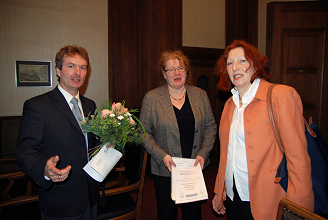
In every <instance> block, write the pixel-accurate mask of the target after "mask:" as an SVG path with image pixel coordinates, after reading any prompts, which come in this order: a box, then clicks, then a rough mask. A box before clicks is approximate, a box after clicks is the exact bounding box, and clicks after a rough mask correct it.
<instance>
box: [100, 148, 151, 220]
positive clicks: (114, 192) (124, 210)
mask: <svg viewBox="0 0 328 220" xmlns="http://www.w3.org/2000/svg"><path fill="white" fill-rule="evenodd" d="M146 166H147V152H146V151H145V150H144V148H143V147H142V146H140V145H127V146H126V147H125V155H124V168H123V169H119V171H121V170H123V172H124V178H125V181H126V184H125V185H124V186H121V187H116V188H110V189H105V190H104V191H102V192H101V193H100V195H101V197H103V193H105V196H106V201H105V202H104V201H103V198H101V203H100V207H101V208H100V209H98V219H112V218H114V219H115V220H118V219H124V220H126V219H133V218H135V219H137V220H139V219H141V204H142V194H143V188H144V181H145V173H146ZM121 168H122V167H121ZM130 193H136V197H135V196H131V195H130ZM127 196H128V197H129V198H128V197H127ZM113 197H114V198H113ZM131 201H133V202H131Z"/></svg>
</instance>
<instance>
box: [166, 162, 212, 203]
mask: <svg viewBox="0 0 328 220" xmlns="http://www.w3.org/2000/svg"><path fill="white" fill-rule="evenodd" d="M172 159H173V161H174V163H175V164H176V165H177V166H176V167H174V166H172V165H171V168H172V172H171V184H172V187H171V197H172V200H173V201H175V203H176V204H180V203H187V202H194V201H199V200H204V199H208V194H207V190H206V186H205V181H204V177H203V172H202V170H201V167H200V164H199V163H198V164H197V166H194V164H195V161H196V160H195V159H188V158H179V157H172Z"/></svg>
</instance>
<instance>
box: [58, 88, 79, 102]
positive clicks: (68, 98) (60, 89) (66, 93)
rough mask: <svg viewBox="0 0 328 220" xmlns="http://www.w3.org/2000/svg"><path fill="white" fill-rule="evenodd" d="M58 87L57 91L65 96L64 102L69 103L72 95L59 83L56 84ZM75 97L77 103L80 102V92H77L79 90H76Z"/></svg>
mask: <svg viewBox="0 0 328 220" xmlns="http://www.w3.org/2000/svg"><path fill="white" fill-rule="evenodd" d="M58 89H59V91H60V92H61V93H62V94H63V96H64V97H65V99H66V102H67V103H68V104H70V103H71V100H72V98H73V96H72V95H71V94H70V93H68V92H67V91H66V90H65V89H63V87H61V86H60V85H58ZM75 98H77V100H78V103H81V101H80V93H79V91H78V92H77V95H76V96H75Z"/></svg>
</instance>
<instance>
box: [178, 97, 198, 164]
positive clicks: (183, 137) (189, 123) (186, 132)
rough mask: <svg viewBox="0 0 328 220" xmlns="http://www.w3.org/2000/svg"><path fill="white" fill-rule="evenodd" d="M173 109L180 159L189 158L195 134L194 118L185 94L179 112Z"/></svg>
mask: <svg viewBox="0 0 328 220" xmlns="http://www.w3.org/2000/svg"><path fill="white" fill-rule="evenodd" d="M173 108H174V112H175V116H176V118H177V121H178V126H179V131H180V143H181V151H182V157H184V158H191V152H192V148H193V142H194V133H195V117H194V114H193V112H192V109H191V105H190V102H189V98H188V94H187V92H186V98H185V103H184V104H183V106H182V108H181V109H180V110H179V109H178V108H176V107H175V106H173Z"/></svg>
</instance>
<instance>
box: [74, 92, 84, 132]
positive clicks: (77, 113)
mask: <svg viewBox="0 0 328 220" xmlns="http://www.w3.org/2000/svg"><path fill="white" fill-rule="evenodd" d="M77 102H78V100H77V98H74V97H73V98H72V100H71V103H72V104H73V109H72V111H73V114H74V116H75V118H76V121H77V122H78V123H79V125H80V127H81V121H80V120H79V118H80V119H81V120H83V117H82V112H81V109H80V107H79V106H78V104H77Z"/></svg>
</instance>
